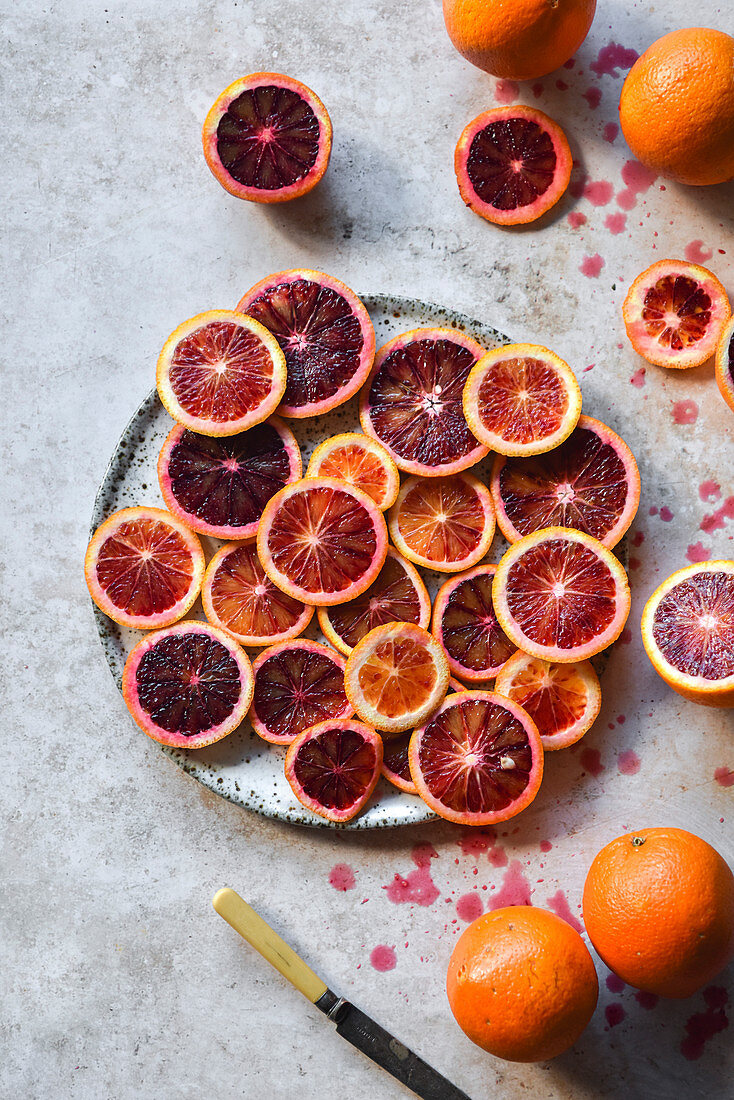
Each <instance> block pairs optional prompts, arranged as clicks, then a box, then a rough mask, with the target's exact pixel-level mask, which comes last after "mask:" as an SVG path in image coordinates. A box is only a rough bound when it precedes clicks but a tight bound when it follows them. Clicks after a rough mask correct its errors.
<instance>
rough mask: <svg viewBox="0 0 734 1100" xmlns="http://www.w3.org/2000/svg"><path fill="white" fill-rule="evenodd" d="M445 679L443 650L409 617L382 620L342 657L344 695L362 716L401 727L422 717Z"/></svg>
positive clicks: (385, 726)
mask: <svg viewBox="0 0 734 1100" xmlns="http://www.w3.org/2000/svg"><path fill="white" fill-rule="evenodd" d="M448 685H449V666H448V662H447V660H446V654H445V653H444V651H443V648H442V646H440V645H439V644H438V642H437V641H436V639H435V638H434V637H433V636H432V635H431V634H429V633H428V631H427V630H424V629H423V628H422V627H420V626H414V625H413V623H386V624H385V625H384V626H377V627H375V629H374V630H371V631H370V632H369V634H366V635H365V636H364V638H362V640H361V641H360V642H358V643H357V645H356V646H355V647H354V649H353V650H352V652H351V653H350V654H349V657H348V658H347V664H346V668H345V670H344V686H345V689H346V692H347V698H348V699H349V702H350V703H351V704H352V706H353V708H354V710H355V713H356V714H357V715H358V716H359V717H360V718H361V719H362V721H363V722H369V724H370V725H371V726H374V727H375V728H376V729H378V730H380V731H382V732H383V733H401V732H402V731H403V730H407V729H410V728H411V727H412V726H416V725H418V724H419V723H420V722H424V721H425V720H426V718H427V717H428V715H429V714H431V713H432V712H433V711H434V710H435V709H436V707H437V706H438V705H439V703H440V702H441V700H442V699H443V697H444V696H445V694H446V690H447V688H448Z"/></svg>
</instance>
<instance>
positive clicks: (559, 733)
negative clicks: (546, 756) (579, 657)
mask: <svg viewBox="0 0 734 1100" xmlns="http://www.w3.org/2000/svg"><path fill="white" fill-rule="evenodd" d="M494 688H495V691H496V692H497V693H498V694H499V695H504V696H506V697H507V698H508V699H512V700H513V702H515V703H519V704H520V706H521V707H523V708H524V709H525V710H526V711H527V712H528V714H529V715H530V717H531V718H532V719H533V721H534V722H535V724H536V726H537V727H538V733H539V734H540V740H541V741H542V742H543V748H544V749H546V750H548V749H565V748H567V746H568V745H574V744H575V743H576V742H577V741H579V740H580V739H581V738H582V737H583V736H584V734H585V733H587V732H588V730H590V729H591V727H592V725H593V724H594V721H595V720H596V717H597V715H598V714H599V711H600V710H601V687H600V685H599V677H598V676H597V674H596V672H595V671H594V668H593V666H592V664H591V662H590V661H574V663H573V664H564V665H559V664H552V663H550V662H549V661H541V660H540V659H539V658H538V657H529V656H528V654H527V653H519V652H518V653H515V655H514V656H513V657H510V659H509V661H507V663H506V664H505V665H504V667H503V668H502V669H501V670H500V672H499V674H498V676H497V679H496V681H495V685H494Z"/></svg>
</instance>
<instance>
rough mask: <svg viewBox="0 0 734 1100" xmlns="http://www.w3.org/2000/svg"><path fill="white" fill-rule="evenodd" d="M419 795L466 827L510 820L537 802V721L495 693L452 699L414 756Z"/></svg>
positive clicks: (414, 740)
mask: <svg viewBox="0 0 734 1100" xmlns="http://www.w3.org/2000/svg"><path fill="white" fill-rule="evenodd" d="M408 759H409V762H410V774H411V775H412V777H413V782H414V783H415V785H416V788H417V790H418V794H419V795H420V796H421V798H422V799H423V801H424V802H426V803H427V804H428V805H429V806H430V808H431V809H432V810H434V811H435V813H437V814H439V815H440V816H441V817H444V818H446V820H447V821H454V822H456V823H457V824H459V825H492V824H494V823H495V822H498V821H507V820H508V818H511V817H514V816H515V814H519V813H520V811H521V810H524V809H525V808H526V807H527V806H529V805H530V803H531V802H532V801H533V799H534V798H535V796H536V794H537V793H538V788H539V787H540V781H541V779H542V778H543V746H542V744H541V741H540V735H539V734H538V730H537V728H536V726H535V723H534V722H533V720H532V718H531V717H530V715H529V714H528V713H527V711H525V710H523V708H522V707H520V706H518V704H517V703H513V702H512V700H510V699H505V698H504V697H503V696H502V695H496V694H495V693H494V692H491V691H479V690H477V689H472V690H470V691H460V692H458V693H457V694H456V695H449V696H448V697H447V698H446V700H445V701H444V703H443V705H442V706H441V707H440V708H439V709H438V711H437V712H436V713H435V714H434V715H432V717H431V718H430V719H429V720H428V721H427V722H426V724H425V725H424V726H421V727H420V728H419V729H417V730H416V731H415V733H414V734H413V736H412V737H411V739H410V748H409V750H408Z"/></svg>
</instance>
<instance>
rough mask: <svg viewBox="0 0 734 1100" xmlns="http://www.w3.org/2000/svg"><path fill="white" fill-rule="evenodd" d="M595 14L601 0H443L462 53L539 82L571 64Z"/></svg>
mask: <svg viewBox="0 0 734 1100" xmlns="http://www.w3.org/2000/svg"><path fill="white" fill-rule="evenodd" d="M595 10H596V0H443V17H444V21H445V23H446V30H447V31H448V32H449V38H450V39H451V41H452V42H453V44H454V45H455V46H456V48H457V50H458V51H459V53H460V54H463V56H464V57H465V58H466V59H467V61H471V63H472V65H476V66H478V68H480V69H484V71H485V72H487V73H491V74H492V76H501V77H505V78H506V79H508V80H535V79H536V78H537V77H539V76H545V74H546V73H550V72H553V70H554V69H557V68H558V66H559V65H562V64H563V63H564V61H568V59H569V57H570V56H571V54H573V53H575V51H576V50H577V49H578V48H579V46H580V45H581V43H582V42H583V40H584V39H585V38H586V35H587V34H588V33H589V28H590V26H591V23H592V20H593V18H594V12H595Z"/></svg>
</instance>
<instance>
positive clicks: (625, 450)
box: [490, 416, 640, 547]
mask: <svg viewBox="0 0 734 1100" xmlns="http://www.w3.org/2000/svg"><path fill="white" fill-rule="evenodd" d="M490 487H491V490H492V499H493V500H494V506H495V510H496V512H497V523H498V524H499V526H500V529H501V531H502V534H503V535H504V536H505V538H506V539H507V540H508V541H509V542H517V541H518V539H521V538H522V537H523V536H524V535H529V534H532V533H533V531H539V530H541V528H543V527H574V528H575V529H576V530H577V531H584V532H585V533H586V534H587V535H593V536H594V538H597V539H599V541H600V542H603V543H604V545H605V546H608V547H612V546H616V544H617V543H618V542H619V540H620V539H621V538H622V535H624V533H625V531H626V530H627V529H628V527H629V525H630V524H631V523H632V520H633V519H634V518H635V515H636V514H637V508H638V505H639V503H640V472H639V470H638V468H637V463H636V462H635V458H634V455H633V454H632V452H631V450H630V449H629V447H628V446H627V444H626V443H625V442H624V440H623V439H620V437H619V436H618V435H617V434H616V433H615V432H613V431H612V430H611V428H608V427H607V426H606V424H602V423H601V422H600V421H598V420H593V419H592V418H591V417H590V416H580V417H579V420H578V424H577V425H576V427H575V428H574V430H573V431H572V432H571V434H570V436H569V437H568V439H566V440H565V441H564V442H563V443H561V445H560V446H559V447H556V448H555V450H553V451H551V452H550V453H549V454H544V455H543V456H542V458H536V457H531V458H508V457H505V456H504V455H498V456H497V458H496V459H495V462H494V467H493V469H492V481H491V486H490Z"/></svg>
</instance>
